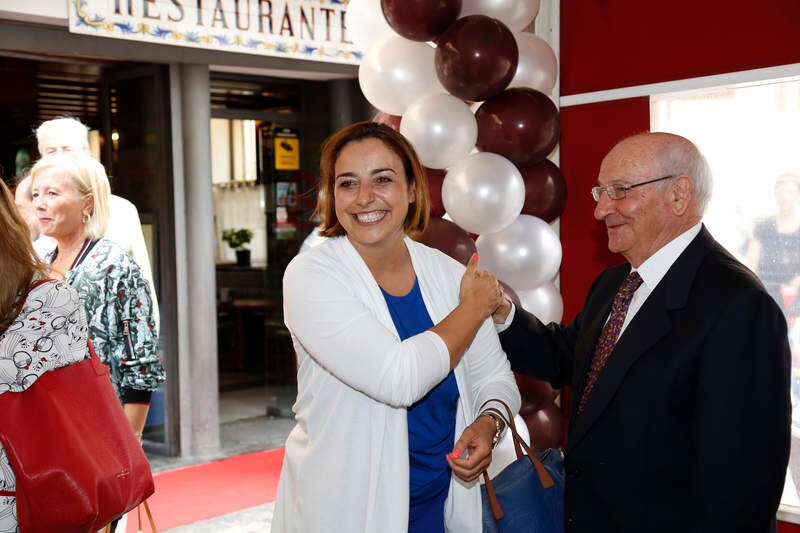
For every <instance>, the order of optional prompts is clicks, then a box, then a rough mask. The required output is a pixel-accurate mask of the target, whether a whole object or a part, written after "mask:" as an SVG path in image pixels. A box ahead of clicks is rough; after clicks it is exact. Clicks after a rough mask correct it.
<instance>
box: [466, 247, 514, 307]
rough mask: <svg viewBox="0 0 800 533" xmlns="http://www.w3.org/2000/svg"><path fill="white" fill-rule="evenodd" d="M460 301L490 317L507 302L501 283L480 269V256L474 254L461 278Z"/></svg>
mask: <svg viewBox="0 0 800 533" xmlns="http://www.w3.org/2000/svg"><path fill="white" fill-rule="evenodd" d="M459 299H460V301H461V303H462V304H464V305H468V306H472V307H473V308H475V309H477V310H479V312H480V313H481V316H483V317H484V318H485V317H488V316H489V315H491V314H492V313H493V312H494V311H495V309H497V308H498V307H499V306H500V304H502V303H503V302H504V301H505V294H504V293H503V287H502V286H501V285H500V282H499V281H497V278H495V277H494V276H493V275H492V274H490V273H489V272H487V271H486V270H480V269H478V254H472V257H471V258H470V260H469V262H468V263H467V270H466V271H465V272H464V276H463V277H462V278H461V289H460V291H459Z"/></svg>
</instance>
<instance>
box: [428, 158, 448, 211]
mask: <svg viewBox="0 0 800 533" xmlns="http://www.w3.org/2000/svg"><path fill="white" fill-rule="evenodd" d="M424 168H425V177H426V178H428V196H429V197H430V213H431V218H434V217H436V218H440V217H441V216H442V215H444V213H445V210H444V204H443V203H442V182H443V181H444V176H445V174H447V171H446V170H445V169H443V168H428V167H424Z"/></svg>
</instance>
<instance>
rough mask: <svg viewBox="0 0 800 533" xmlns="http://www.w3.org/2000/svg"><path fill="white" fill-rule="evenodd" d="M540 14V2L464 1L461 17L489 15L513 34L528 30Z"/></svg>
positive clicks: (504, 0) (528, 0)
mask: <svg viewBox="0 0 800 533" xmlns="http://www.w3.org/2000/svg"><path fill="white" fill-rule="evenodd" d="M538 13H539V0H463V1H462V3H461V16H462V17H466V16H467V15H487V16H489V17H492V18H496V19H498V20H499V21H500V22H502V23H503V24H505V25H506V26H508V29H510V30H511V31H513V32H517V31H521V30H524V29H525V28H527V27H528V26H529V25H530V23H531V22H533V19H535V18H536V15H537V14H538Z"/></svg>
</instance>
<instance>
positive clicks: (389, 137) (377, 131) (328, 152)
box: [314, 122, 430, 237]
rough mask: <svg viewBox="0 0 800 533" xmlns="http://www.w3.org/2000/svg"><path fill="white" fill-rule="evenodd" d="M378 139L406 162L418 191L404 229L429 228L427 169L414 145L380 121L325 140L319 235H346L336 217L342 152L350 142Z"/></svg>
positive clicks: (317, 212)
mask: <svg viewBox="0 0 800 533" xmlns="http://www.w3.org/2000/svg"><path fill="white" fill-rule="evenodd" d="M367 139H378V140H379V141H381V142H382V143H383V144H384V145H385V146H386V147H387V148H388V149H389V150H391V151H392V152H394V153H395V154H397V157H399V158H400V161H402V162H403V170H404V171H405V174H406V180H408V186H409V188H413V189H414V198H415V200H414V202H413V203H412V204H411V205H410V206H409V209H408V214H407V215H406V220H405V222H404V223H403V229H404V230H405V231H406V232H416V231H420V232H421V231H425V228H426V227H427V226H428V217H429V211H430V208H429V203H430V201H429V198H428V180H427V179H426V177H425V170H424V169H423V168H422V163H420V161H419V157H417V152H416V151H415V150H414V147H413V146H411V143H410V142H408V140H407V139H406V138H405V137H403V136H402V135H401V134H400V133H398V132H396V131H395V130H393V129H392V128H390V127H389V126H385V125H383V124H378V123H376V122H356V123H355V124H351V125H349V126H347V127H345V128H343V129H341V130H339V131H337V132H336V133H334V134H333V135H331V136H330V137H328V139H327V140H325V143H324V144H323V145H322V156H321V157H320V171H321V174H322V175H321V176H320V180H319V194H318V195H317V207H316V209H315V210H314V215H316V216H319V217H320V219H321V220H322V229H321V230H320V232H319V234H320V235H322V236H324V237H339V236H341V235H344V234H345V231H344V228H343V227H342V225H341V224H339V220H338V219H337V218H336V210H335V206H334V195H333V192H334V191H333V182H334V179H335V177H336V170H335V168H336V160H337V159H339V154H340V153H341V151H342V149H343V148H344V147H345V146H347V145H348V144H350V143H353V142H358V141H364V140H367Z"/></svg>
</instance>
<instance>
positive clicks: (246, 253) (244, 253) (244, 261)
mask: <svg viewBox="0 0 800 533" xmlns="http://www.w3.org/2000/svg"><path fill="white" fill-rule="evenodd" d="M222 240H223V241H225V242H226V243H228V246H230V247H231V248H232V249H233V250H234V251H235V252H236V264H237V265H239V266H250V250H248V249H247V248H245V247H244V246H245V244H247V243H248V242H250V241H251V240H253V232H252V231H250V230H249V229H247V228H238V229H235V228H231V229H226V230H222Z"/></svg>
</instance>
